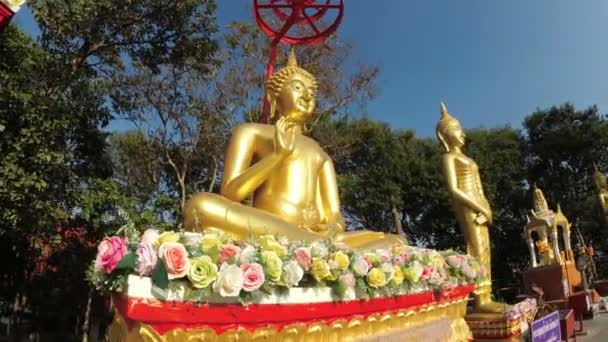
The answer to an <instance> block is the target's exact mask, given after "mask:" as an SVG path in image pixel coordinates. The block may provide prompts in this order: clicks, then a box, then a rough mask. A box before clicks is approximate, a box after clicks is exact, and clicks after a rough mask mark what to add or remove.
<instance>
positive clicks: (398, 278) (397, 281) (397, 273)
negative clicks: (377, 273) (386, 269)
mask: <svg viewBox="0 0 608 342" xmlns="http://www.w3.org/2000/svg"><path fill="white" fill-rule="evenodd" d="M403 279H404V275H403V271H401V267H399V266H397V265H395V266H393V279H391V283H392V284H393V285H395V286H399V285H401V284H403Z"/></svg>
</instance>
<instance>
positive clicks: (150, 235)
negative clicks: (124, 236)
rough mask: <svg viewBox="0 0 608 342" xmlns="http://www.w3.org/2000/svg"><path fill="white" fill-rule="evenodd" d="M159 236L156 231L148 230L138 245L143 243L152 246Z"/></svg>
mask: <svg viewBox="0 0 608 342" xmlns="http://www.w3.org/2000/svg"><path fill="white" fill-rule="evenodd" d="M159 235H160V233H159V232H158V229H148V230H146V231H145V232H144V234H143V235H142V236H141V241H140V243H145V244H148V245H154V243H155V242H156V240H157V239H158V236H159Z"/></svg>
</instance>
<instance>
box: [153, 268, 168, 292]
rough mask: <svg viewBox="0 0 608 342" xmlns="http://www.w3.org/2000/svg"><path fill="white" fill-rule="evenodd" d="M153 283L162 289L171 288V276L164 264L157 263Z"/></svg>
mask: <svg viewBox="0 0 608 342" xmlns="http://www.w3.org/2000/svg"><path fill="white" fill-rule="evenodd" d="M152 283H153V284H154V285H156V286H158V287H159V288H161V289H166V288H167V287H169V275H168V274H167V269H166V268H165V264H164V263H163V262H159V263H157V264H156V266H155V267H154V269H153V270H152Z"/></svg>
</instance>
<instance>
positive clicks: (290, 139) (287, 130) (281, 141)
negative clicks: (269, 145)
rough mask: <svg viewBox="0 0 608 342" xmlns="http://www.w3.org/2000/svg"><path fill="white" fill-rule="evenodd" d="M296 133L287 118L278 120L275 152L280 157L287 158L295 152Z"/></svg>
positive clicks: (275, 134)
mask: <svg viewBox="0 0 608 342" xmlns="http://www.w3.org/2000/svg"><path fill="white" fill-rule="evenodd" d="M295 140H296V136H295V132H294V131H293V130H292V129H291V124H290V123H289V122H288V121H287V119H286V117H282V118H280V119H279V120H277V122H276V124H275V133H274V151H275V153H276V154H278V155H279V156H283V157H286V156H288V155H290V154H291V153H292V152H293V149H294V146H295Z"/></svg>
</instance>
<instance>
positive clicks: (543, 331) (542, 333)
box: [531, 311, 562, 342]
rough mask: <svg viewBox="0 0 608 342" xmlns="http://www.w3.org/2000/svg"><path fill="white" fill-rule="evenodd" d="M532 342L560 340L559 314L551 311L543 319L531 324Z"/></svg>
mask: <svg viewBox="0 0 608 342" xmlns="http://www.w3.org/2000/svg"><path fill="white" fill-rule="evenodd" d="M531 334H532V342H554V341H557V342H559V341H561V340H562V331H561V329H560V326H559V312H558V311H553V312H552V313H550V314H548V315H547V316H545V317H542V318H540V319H537V320H536V321H534V322H532V331H531Z"/></svg>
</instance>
